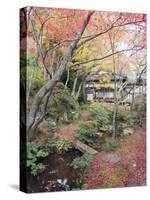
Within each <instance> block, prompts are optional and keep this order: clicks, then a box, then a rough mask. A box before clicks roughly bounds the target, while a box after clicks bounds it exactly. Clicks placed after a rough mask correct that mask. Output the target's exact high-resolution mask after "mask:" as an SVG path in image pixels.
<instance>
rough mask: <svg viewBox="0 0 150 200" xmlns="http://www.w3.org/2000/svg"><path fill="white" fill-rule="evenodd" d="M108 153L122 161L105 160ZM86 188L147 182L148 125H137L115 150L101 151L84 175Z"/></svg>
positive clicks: (133, 184) (143, 183)
mask: <svg viewBox="0 0 150 200" xmlns="http://www.w3.org/2000/svg"><path fill="white" fill-rule="evenodd" d="M107 154H113V155H117V156H118V157H119V158H120V161H119V162H117V163H114V164H112V163H110V162H107V161H104V159H103V158H104V156H106V155H107ZM84 178H85V183H86V184H85V186H84V187H85V188H86V189H96V188H110V187H124V186H137V185H145V184H146V125H145V121H144V120H143V122H142V126H135V127H134V129H133V133H132V135H130V136H128V137H127V138H126V139H123V140H121V141H120V147H119V148H118V149H117V150H116V151H115V152H114V151H113V152H108V153H106V152H100V153H99V154H96V155H95V156H94V157H93V160H92V162H91V164H90V166H89V168H88V169H87V172H86V174H85V176H84Z"/></svg>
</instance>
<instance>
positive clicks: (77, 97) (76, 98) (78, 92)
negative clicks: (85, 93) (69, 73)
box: [75, 83, 82, 101]
mask: <svg viewBox="0 0 150 200" xmlns="http://www.w3.org/2000/svg"><path fill="white" fill-rule="evenodd" d="M81 88H82V83H80V85H79V88H78V91H77V93H76V95H75V100H76V101H78V99H79V95H80V92H81Z"/></svg>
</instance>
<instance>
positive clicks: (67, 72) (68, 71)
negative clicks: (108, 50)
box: [65, 68, 69, 89]
mask: <svg viewBox="0 0 150 200" xmlns="http://www.w3.org/2000/svg"><path fill="white" fill-rule="evenodd" d="M68 82H69V68H68V69H67V80H66V83H65V89H66V88H67V85H68Z"/></svg>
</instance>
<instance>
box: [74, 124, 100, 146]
mask: <svg viewBox="0 0 150 200" xmlns="http://www.w3.org/2000/svg"><path fill="white" fill-rule="evenodd" d="M96 125H97V123H96V122H94V121H85V122H80V123H79V125H78V127H77V129H76V130H75V132H74V135H75V136H76V137H77V138H78V139H79V140H81V141H83V142H85V143H87V144H88V143H90V142H91V141H92V140H91V139H92V136H94V135H95V133H96V132H97V127H96Z"/></svg>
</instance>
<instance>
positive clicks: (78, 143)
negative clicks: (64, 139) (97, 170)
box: [74, 140, 98, 155]
mask: <svg viewBox="0 0 150 200" xmlns="http://www.w3.org/2000/svg"><path fill="white" fill-rule="evenodd" d="M74 145H75V148H76V149H78V150H80V151H81V152H83V153H88V154H90V155H94V154H97V153H98V151H96V150H95V149H93V148H92V147H90V146H88V145H86V144H84V143H83V142H81V141H79V140H76V141H75V142H74Z"/></svg>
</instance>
